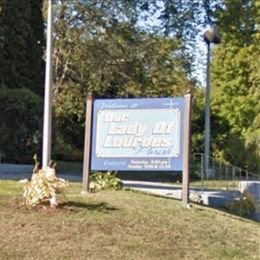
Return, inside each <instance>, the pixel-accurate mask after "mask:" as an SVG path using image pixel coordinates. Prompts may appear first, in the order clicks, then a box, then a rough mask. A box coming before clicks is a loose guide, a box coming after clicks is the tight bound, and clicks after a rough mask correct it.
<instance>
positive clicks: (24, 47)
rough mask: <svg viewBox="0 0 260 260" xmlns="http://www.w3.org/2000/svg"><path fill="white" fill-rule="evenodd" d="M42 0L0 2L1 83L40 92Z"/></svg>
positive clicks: (3, 85) (42, 27)
mask: <svg viewBox="0 0 260 260" xmlns="http://www.w3.org/2000/svg"><path fill="white" fill-rule="evenodd" d="M42 3H43V1H42V0H29V1H20V0H12V1H7V0H2V1H1V2H0V24H1V27H0V55H1V56H0V75H1V77H0V87H8V88H29V89H31V90H32V91H33V92H34V93H36V94H41V93H42V89H41V88H42V86H43V46H44V41H43V38H44V24H43V18H42V14H41V9H42Z"/></svg>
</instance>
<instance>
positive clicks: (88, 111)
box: [81, 93, 93, 195]
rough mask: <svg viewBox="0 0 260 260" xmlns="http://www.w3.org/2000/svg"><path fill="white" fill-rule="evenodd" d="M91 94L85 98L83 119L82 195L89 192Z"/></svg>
mask: <svg viewBox="0 0 260 260" xmlns="http://www.w3.org/2000/svg"><path fill="white" fill-rule="evenodd" d="M92 103H93V98H92V94H91V93H89V94H88V95H87V99H86V119H85V120H86V121H85V144H84V160H83V187H82V192H81V194H82V195H86V194H87V193H88V192H89V172H90V157H91V155H90V152H91V129H92Z"/></svg>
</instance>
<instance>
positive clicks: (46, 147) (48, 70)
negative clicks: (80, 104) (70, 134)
mask: <svg viewBox="0 0 260 260" xmlns="http://www.w3.org/2000/svg"><path fill="white" fill-rule="evenodd" d="M48 2H49V6H48V26H47V41H46V43H47V48H46V67H45V96H44V121H43V148H42V168H43V169H46V168H47V166H48V163H49V162H50V159H51V121H52V104H51V103H52V41H53V40H52V37H53V36H52V31H53V19H52V0H49V1H48Z"/></svg>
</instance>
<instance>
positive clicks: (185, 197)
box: [182, 93, 192, 208]
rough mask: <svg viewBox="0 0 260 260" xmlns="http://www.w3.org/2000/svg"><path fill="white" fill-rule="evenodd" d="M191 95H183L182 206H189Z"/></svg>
mask: <svg viewBox="0 0 260 260" xmlns="http://www.w3.org/2000/svg"><path fill="white" fill-rule="evenodd" d="M191 102H192V96H191V94H189V93H188V94H186V95H185V114H184V136H183V138H184V143H183V173H182V206H183V207H184V208H187V207H188V204H189V174H190V173H189V172H190V129H191Z"/></svg>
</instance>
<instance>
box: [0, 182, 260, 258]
mask: <svg viewBox="0 0 260 260" xmlns="http://www.w3.org/2000/svg"><path fill="white" fill-rule="evenodd" d="M80 190H81V185H80V184H77V183H73V184H71V187H70V188H69V190H68V192H67V193H66V197H63V196H62V197H60V199H61V201H62V203H61V206H60V208H58V209H50V208H44V207H38V208H36V209H33V210H28V209H26V208H24V206H22V203H21V198H20V196H19V194H21V193H22V187H21V184H18V183H17V182H12V181H0V228H1V232H0V244H1V247H0V259H31V258H33V259H171V260H172V259H259V258H258V257H259V255H260V251H259V250H260V248H259V246H260V244H259V243H260V241H259V235H260V226H259V224H258V223H256V222H253V221H250V220H246V219H242V218H238V217H235V216H232V215H230V214H227V213H223V212H221V211H217V210H214V209H210V208H206V207H201V206H198V205H195V206H194V207H193V208H191V209H183V208H182V207H181V203H180V202H179V201H175V200H171V199H165V198H161V197H154V196H149V195H147V194H142V193H137V192H131V191H104V192H100V193H96V194H90V195H89V196H87V197H85V198H83V197H81V196H80V195H79V194H80Z"/></svg>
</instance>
